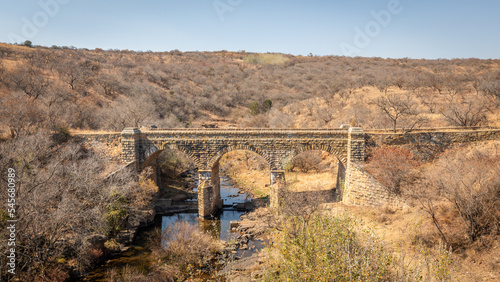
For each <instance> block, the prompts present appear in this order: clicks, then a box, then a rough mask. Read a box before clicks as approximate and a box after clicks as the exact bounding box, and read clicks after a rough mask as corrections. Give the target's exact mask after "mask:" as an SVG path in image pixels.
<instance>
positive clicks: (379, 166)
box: [364, 147, 420, 195]
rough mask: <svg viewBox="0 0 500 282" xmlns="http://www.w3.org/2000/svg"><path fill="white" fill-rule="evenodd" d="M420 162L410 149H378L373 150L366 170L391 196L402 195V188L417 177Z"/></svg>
mask: <svg viewBox="0 0 500 282" xmlns="http://www.w3.org/2000/svg"><path fill="white" fill-rule="evenodd" d="M419 164H420V161H419V160H418V159H417V157H416V156H415V155H414V154H413V153H412V152H411V151H410V150H408V149H405V148H401V147H378V148H376V149H375V150H373V152H372V154H371V156H370V158H369V160H368V162H367V163H366V164H365V166H364V168H365V170H366V171H367V172H368V173H369V174H371V175H372V176H373V177H375V178H376V179H377V180H378V181H380V182H381V183H382V184H383V185H384V186H385V187H386V188H387V190H388V191H389V192H390V193H391V194H396V195H401V193H402V187H403V186H404V185H405V183H407V182H408V181H409V180H410V179H412V178H413V177H414V176H415V172H414V171H415V168H416V167H418V166H419Z"/></svg>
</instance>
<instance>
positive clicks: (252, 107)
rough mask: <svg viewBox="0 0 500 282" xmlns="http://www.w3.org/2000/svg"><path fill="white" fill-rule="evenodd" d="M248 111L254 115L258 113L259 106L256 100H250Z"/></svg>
mask: <svg viewBox="0 0 500 282" xmlns="http://www.w3.org/2000/svg"><path fill="white" fill-rule="evenodd" d="M249 108H250V113H251V114H252V115H253V116H256V115H258V114H260V106H259V103H257V102H255V101H254V102H252V103H250V106H249Z"/></svg>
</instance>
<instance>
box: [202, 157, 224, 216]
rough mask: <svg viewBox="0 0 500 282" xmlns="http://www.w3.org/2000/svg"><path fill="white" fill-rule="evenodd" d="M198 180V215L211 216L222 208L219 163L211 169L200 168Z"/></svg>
mask: <svg viewBox="0 0 500 282" xmlns="http://www.w3.org/2000/svg"><path fill="white" fill-rule="evenodd" d="M199 181H200V183H199V185H198V216H199V217H200V218H207V217H212V216H214V215H215V214H216V213H217V212H218V211H219V210H220V209H222V204H223V203H222V199H221V197H220V176H219V164H218V163H217V164H215V165H214V166H213V167H212V169H211V170H200V171H199Z"/></svg>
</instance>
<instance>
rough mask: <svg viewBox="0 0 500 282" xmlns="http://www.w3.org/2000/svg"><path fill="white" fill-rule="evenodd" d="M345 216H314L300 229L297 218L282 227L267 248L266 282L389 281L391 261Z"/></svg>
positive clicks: (375, 240) (370, 235) (376, 242)
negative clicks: (268, 257)
mask: <svg viewBox="0 0 500 282" xmlns="http://www.w3.org/2000/svg"><path fill="white" fill-rule="evenodd" d="M358 228H359V225H358V222H357V221H356V220H355V219H354V218H351V217H349V216H347V215H344V216H339V217H336V216H334V217H330V216H323V215H320V214H319V213H315V214H314V216H313V217H312V219H311V220H310V221H309V223H308V224H307V225H306V226H305V227H303V225H302V221H301V220H300V218H299V217H290V218H288V219H287V220H286V221H285V222H284V224H283V230H282V232H279V233H278V235H277V238H276V240H275V244H274V245H273V246H272V247H271V248H269V249H268V250H269V251H270V256H271V266H270V268H269V269H268V272H267V274H266V280H268V281H290V280H291V281H380V280H385V279H387V278H388V275H389V266H390V262H391V257H390V256H389V255H388V254H387V253H386V252H384V250H383V247H382V244H381V242H380V240H379V239H378V238H376V237H375V235H374V234H373V233H372V232H368V231H363V232H357V231H356V229H358Z"/></svg>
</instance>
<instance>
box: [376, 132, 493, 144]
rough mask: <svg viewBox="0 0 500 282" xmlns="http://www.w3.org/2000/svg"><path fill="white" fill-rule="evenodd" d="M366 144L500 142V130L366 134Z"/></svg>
mask: <svg viewBox="0 0 500 282" xmlns="http://www.w3.org/2000/svg"><path fill="white" fill-rule="evenodd" d="M366 139H367V141H368V142H370V141H371V142H374V143H375V144H376V145H378V146H382V145H386V146H394V145H417V144H421V145H444V146H448V145H451V144H453V143H468V142H478V141H488V140H500V129H476V130H468V129H464V130H442V131H439V130H437V129H436V130H424V131H416V132H408V133H387V132H376V131H373V132H367V133H366Z"/></svg>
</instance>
